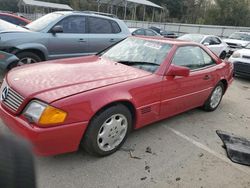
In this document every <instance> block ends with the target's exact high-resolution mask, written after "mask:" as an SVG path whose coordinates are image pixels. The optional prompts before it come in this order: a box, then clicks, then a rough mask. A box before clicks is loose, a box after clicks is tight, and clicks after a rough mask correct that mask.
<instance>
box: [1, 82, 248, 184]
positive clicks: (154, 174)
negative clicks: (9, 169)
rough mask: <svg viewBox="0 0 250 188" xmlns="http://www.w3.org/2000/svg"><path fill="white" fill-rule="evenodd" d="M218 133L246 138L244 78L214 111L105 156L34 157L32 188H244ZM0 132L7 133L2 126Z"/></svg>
mask: <svg viewBox="0 0 250 188" xmlns="http://www.w3.org/2000/svg"><path fill="white" fill-rule="evenodd" d="M218 129H220V130H224V131H228V132H231V133H234V134H236V135H240V136H243V137H246V138H250V79H242V78H235V81H234V82H233V84H232V85H231V86H230V88H229V90H228V91H227V93H226V95H225V96H224V98H223V100H222V103H221V105H220V106H219V108H218V109H217V110H216V111H215V112H210V113H208V112H204V111H202V110H200V109H194V110H191V111H189V112H186V113H183V114H181V115H178V116H175V117H173V118H170V119H167V120H164V121H161V122H158V123H155V124H153V125H150V126H147V127H145V128H143V129H141V130H138V131H135V132H133V133H132V134H131V135H130V136H129V138H128V140H127V141H126V143H125V144H124V146H123V147H122V148H121V150H119V151H118V152H116V153H115V154H113V155H111V156H108V157H104V158H96V157H93V156H90V155H88V154H86V153H85V152H83V151H81V150H80V151H78V152H75V153H71V154H65V155H59V156H55V157H36V171H37V182H38V187H39V188H50V187H51V188H57V187H58V188H64V187H65V188H68V187H69V188H70V187H74V188H75V187H76V188H78V187H79V188H80V187H105V188H106V187H107V188H112V187H115V188H118V187H119V188H123V187H124V188H125V187H126V188H127V187H159V188H162V187H164V188H165V187H187V188H196V187H198V188H210V187H211V188H214V187H216V188H217V187H219V188H220V187H223V188H224V187H227V188H231V187H232V188H236V187H237V188H241V187H242V188H248V187H250V167H247V166H243V165H239V164H235V163H232V162H231V161H230V160H229V159H228V158H227V156H226V153H225V150H224V149H223V148H222V142H221V140H220V138H219V137H218V136H217V135H216V133H215V131H216V130H218ZM0 131H1V132H5V133H7V132H8V130H7V129H6V128H5V126H4V125H3V123H2V122H1V123H0Z"/></svg>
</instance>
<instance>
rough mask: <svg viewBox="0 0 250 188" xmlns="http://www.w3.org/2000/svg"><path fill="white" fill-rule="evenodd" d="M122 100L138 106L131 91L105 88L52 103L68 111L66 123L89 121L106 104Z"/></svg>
mask: <svg viewBox="0 0 250 188" xmlns="http://www.w3.org/2000/svg"><path fill="white" fill-rule="evenodd" d="M100 90H102V91H100ZM120 101H123V102H130V103H131V104H132V105H133V106H136V104H135V102H134V101H133V98H132V96H131V95H130V93H128V92H124V91H122V90H116V91H114V90H112V91H111V90H107V89H104V88H101V89H98V90H92V91H88V92H85V93H81V94H78V95H74V96H71V97H67V98H64V99H60V100H58V101H55V102H53V103H52V104H51V105H52V106H55V107H57V108H60V109H62V110H64V111H66V112H68V117H67V122H65V123H72V122H86V121H89V120H91V119H92V117H93V116H94V115H95V114H96V113H97V112H98V111H100V110H101V109H102V108H104V107H105V106H107V105H109V104H111V103H116V102H120Z"/></svg>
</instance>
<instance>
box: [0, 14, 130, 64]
mask: <svg viewBox="0 0 250 188" xmlns="http://www.w3.org/2000/svg"><path fill="white" fill-rule="evenodd" d="M129 35H130V32H129V30H128V27H127V26H126V24H125V23H124V22H123V21H122V20H119V19H117V18H112V17H108V16H103V15H99V14H95V13H93V12H78V11H62V12H53V13H50V14H47V15H45V16H43V17H41V18H39V19H37V20H35V21H33V22H31V23H30V24H28V25H26V26H25V29H24V28H22V30H21V31H20V28H19V27H17V29H16V30H15V29H14V28H11V29H10V30H4V31H1V32H0V38H1V40H0V50H2V51H5V52H8V53H12V54H15V55H16V56H17V57H18V58H19V59H20V60H19V62H18V64H17V65H23V64H30V63H36V62H40V61H45V60H52V59H59V58H67V57H76V56H84V55H90V54H95V53H97V52H99V51H101V50H103V49H105V48H107V47H109V46H111V45H113V44H115V43H117V42H118V41H120V40H122V39H124V38H126V37H127V36H129Z"/></svg>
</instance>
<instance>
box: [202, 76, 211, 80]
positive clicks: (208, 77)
mask: <svg viewBox="0 0 250 188" xmlns="http://www.w3.org/2000/svg"><path fill="white" fill-rule="evenodd" d="M210 78H211V76H210V75H205V76H204V77H203V80H209V79H210Z"/></svg>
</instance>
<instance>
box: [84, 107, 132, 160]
mask: <svg viewBox="0 0 250 188" xmlns="http://www.w3.org/2000/svg"><path fill="white" fill-rule="evenodd" d="M131 128H132V115H131V112H130V111H129V109H128V108H127V107H125V106H124V105H122V104H118V105H114V106H111V107H109V108H107V109H104V110H102V111H100V112H99V113H97V114H96V115H95V116H94V117H93V119H92V120H91V121H90V124H89V126H88V129H87V131H86V133H85V135H84V137H83V140H82V142H81V145H82V147H83V148H84V149H85V151H87V152H88V153H90V154H92V155H96V156H107V155H110V154H112V153H114V152H115V151H117V150H118V149H119V148H120V147H121V146H122V144H123V143H124V142H125V140H126V139H127V136H128V134H129V132H130V131H131Z"/></svg>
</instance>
